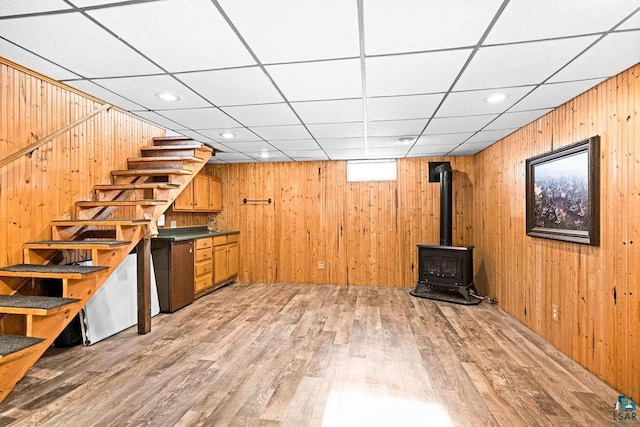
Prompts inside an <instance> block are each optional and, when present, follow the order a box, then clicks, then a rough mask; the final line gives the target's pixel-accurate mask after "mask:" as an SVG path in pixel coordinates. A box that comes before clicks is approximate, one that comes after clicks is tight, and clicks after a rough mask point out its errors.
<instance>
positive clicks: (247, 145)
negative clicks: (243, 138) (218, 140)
mask: <svg viewBox="0 0 640 427" xmlns="http://www.w3.org/2000/svg"><path fill="white" fill-rule="evenodd" d="M224 145H226V146H227V147H229V148H231V149H233V150H235V151H240V152H243V153H249V152H255V153H259V152H260V151H274V150H275V148H274V147H273V146H272V145H271V144H269V143H267V142H265V141H255V142H225V143H224Z"/></svg>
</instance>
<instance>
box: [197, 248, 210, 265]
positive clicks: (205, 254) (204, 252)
mask: <svg viewBox="0 0 640 427" xmlns="http://www.w3.org/2000/svg"><path fill="white" fill-rule="evenodd" d="M210 259H211V249H208V248H205V249H198V250H197V251H196V262H201V261H205V260H210Z"/></svg>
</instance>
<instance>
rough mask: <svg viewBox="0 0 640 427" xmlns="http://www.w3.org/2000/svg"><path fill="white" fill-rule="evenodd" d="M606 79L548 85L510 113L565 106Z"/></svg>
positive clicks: (514, 107)
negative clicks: (570, 100) (568, 101)
mask: <svg viewBox="0 0 640 427" xmlns="http://www.w3.org/2000/svg"><path fill="white" fill-rule="evenodd" d="M602 80H604V79H596V80H581V81H576V82H566V83H548V84H544V85H542V86H540V87H539V88H537V89H536V90H534V91H533V92H531V94H530V95H528V96H526V97H525V98H524V99H522V100H521V101H520V102H518V103H517V104H516V105H514V106H513V107H511V109H510V110H509V111H510V112H515V111H525V110H539V109H544V108H555V107H557V106H559V105H561V104H564V103H565V102H566V101H567V100H569V99H572V98H574V97H576V96H578V95H580V94H581V93H582V92H584V91H586V90H587V89H590V88H592V87H593V86H595V85H597V84H598V83H600V82H601V81H602Z"/></svg>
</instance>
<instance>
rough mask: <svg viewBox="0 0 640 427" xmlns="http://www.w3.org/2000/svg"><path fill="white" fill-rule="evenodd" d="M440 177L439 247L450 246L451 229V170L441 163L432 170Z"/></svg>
mask: <svg viewBox="0 0 640 427" xmlns="http://www.w3.org/2000/svg"><path fill="white" fill-rule="evenodd" d="M434 172H435V173H438V174H439V175H440V245H442V246H452V245H453V239H452V234H453V232H452V229H453V208H452V204H453V170H452V169H451V165H450V164H449V163H448V162H447V163H443V164H441V165H440V166H438V167H436V168H435V169H434Z"/></svg>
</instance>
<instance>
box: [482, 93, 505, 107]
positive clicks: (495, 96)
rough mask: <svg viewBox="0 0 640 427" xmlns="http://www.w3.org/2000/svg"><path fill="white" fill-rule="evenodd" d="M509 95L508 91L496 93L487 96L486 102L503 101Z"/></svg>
mask: <svg viewBox="0 0 640 427" xmlns="http://www.w3.org/2000/svg"><path fill="white" fill-rule="evenodd" d="M508 97H509V94H508V93H494V94H492V95H489V96H487V97H486V98H485V99H484V102H486V103H488V104H496V103H498V102H502V101H504V100H505V99H507V98H508Z"/></svg>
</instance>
